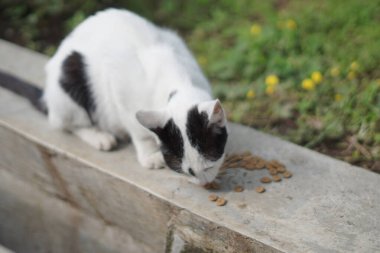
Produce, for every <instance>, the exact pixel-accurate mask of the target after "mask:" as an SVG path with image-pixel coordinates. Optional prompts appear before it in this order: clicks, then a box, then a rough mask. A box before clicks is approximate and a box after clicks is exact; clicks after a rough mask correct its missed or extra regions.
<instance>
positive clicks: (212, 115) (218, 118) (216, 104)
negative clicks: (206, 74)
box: [198, 99, 227, 127]
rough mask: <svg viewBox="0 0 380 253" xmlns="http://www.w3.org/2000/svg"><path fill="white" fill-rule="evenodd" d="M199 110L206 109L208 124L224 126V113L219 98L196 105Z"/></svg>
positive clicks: (225, 120) (225, 121)
mask: <svg viewBox="0 0 380 253" xmlns="http://www.w3.org/2000/svg"><path fill="white" fill-rule="evenodd" d="M198 109H199V111H206V112H207V115H208V120H209V124H210V125H211V124H212V125H216V126H219V127H225V126H226V123H227V119H226V114H225V113H224V109H223V107H222V104H221V103H220V101H219V99H216V100H212V101H208V102H203V103H200V104H199V106H198Z"/></svg>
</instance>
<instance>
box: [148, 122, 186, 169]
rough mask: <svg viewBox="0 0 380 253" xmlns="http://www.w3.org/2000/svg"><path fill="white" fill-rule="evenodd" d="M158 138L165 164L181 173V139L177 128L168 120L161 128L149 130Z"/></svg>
mask: <svg viewBox="0 0 380 253" xmlns="http://www.w3.org/2000/svg"><path fill="white" fill-rule="evenodd" d="M151 130H152V131H153V132H154V133H156V134H157V136H158V138H160V140H161V142H162V144H161V152H162V155H163V156H164V159H165V162H166V164H167V165H168V166H169V168H170V169H172V170H174V171H176V172H182V168H181V167H182V166H181V165H182V158H183V152H184V151H183V139H182V136H181V132H180V130H179V128H178V126H177V125H176V124H175V123H174V121H173V119H170V120H169V121H168V122H167V123H166V124H165V126H164V127H163V128H160V127H158V128H154V129H151Z"/></svg>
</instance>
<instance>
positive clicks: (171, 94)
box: [168, 90, 177, 101]
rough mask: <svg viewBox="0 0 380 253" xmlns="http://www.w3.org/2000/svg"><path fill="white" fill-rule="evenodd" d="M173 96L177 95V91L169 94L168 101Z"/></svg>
mask: <svg viewBox="0 0 380 253" xmlns="http://www.w3.org/2000/svg"><path fill="white" fill-rule="evenodd" d="M175 94H177V90H173V91H172V92H170V94H169V99H168V101H170V100H171V99H172V97H174V95H175Z"/></svg>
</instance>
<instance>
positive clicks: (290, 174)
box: [283, 171, 293, 178]
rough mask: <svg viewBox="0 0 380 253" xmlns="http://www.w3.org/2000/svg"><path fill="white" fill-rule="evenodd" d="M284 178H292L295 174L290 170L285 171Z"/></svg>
mask: <svg viewBox="0 0 380 253" xmlns="http://www.w3.org/2000/svg"><path fill="white" fill-rule="evenodd" d="M283 176H284V178H291V177H292V176H293V174H292V173H291V172H290V171H285V172H284V174H283Z"/></svg>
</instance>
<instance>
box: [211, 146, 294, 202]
mask: <svg viewBox="0 0 380 253" xmlns="http://www.w3.org/2000/svg"><path fill="white" fill-rule="evenodd" d="M232 168H241V169H246V170H260V169H264V168H266V169H267V170H268V172H269V174H270V175H271V177H262V178H261V179H260V182H261V183H264V184H268V183H271V182H272V181H273V182H281V181H282V177H284V178H290V177H292V175H293V174H292V173H291V172H290V171H288V170H286V167H285V165H284V164H282V163H281V162H279V161H277V160H270V161H267V160H265V159H263V158H261V157H260V156H255V155H252V153H251V152H250V151H245V152H243V153H241V154H231V155H228V156H227V157H226V158H225V160H224V163H223V165H222V167H221V174H223V173H225V170H226V169H232ZM281 175H282V177H281ZM205 187H206V189H213V190H217V189H219V185H218V184H216V183H209V184H208V185H206V186H205ZM255 190H256V192H258V193H263V192H265V188H264V187H263V186H258V187H256V188H255ZM234 191H235V192H242V191H244V187H243V186H240V185H237V186H236V187H235V188H234ZM210 196H211V195H210ZM216 198H217V199H216V200H211V199H210V197H209V199H210V200H211V201H216V202H217V205H218V201H220V203H223V202H224V201H226V200H224V199H221V200H220V198H218V197H217V196H216ZM222 205H225V203H224V204H222Z"/></svg>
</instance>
